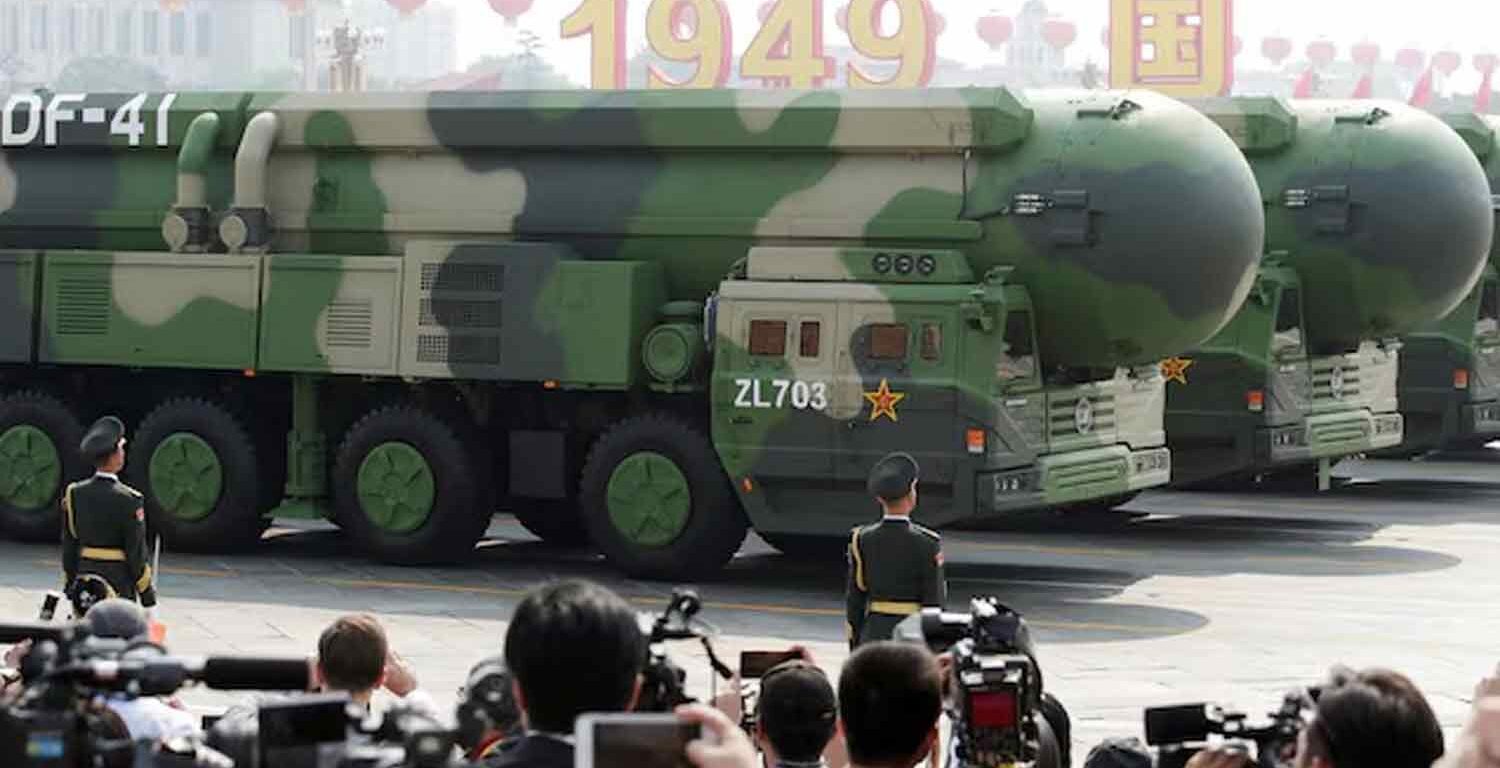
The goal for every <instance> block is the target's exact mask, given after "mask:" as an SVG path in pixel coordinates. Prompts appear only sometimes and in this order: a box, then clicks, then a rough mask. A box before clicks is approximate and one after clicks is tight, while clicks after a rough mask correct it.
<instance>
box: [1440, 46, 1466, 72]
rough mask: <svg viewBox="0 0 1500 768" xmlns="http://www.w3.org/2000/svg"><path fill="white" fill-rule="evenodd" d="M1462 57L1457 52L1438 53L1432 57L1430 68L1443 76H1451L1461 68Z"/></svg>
mask: <svg viewBox="0 0 1500 768" xmlns="http://www.w3.org/2000/svg"><path fill="white" fill-rule="evenodd" d="M1463 63H1464V57H1462V56H1460V55H1458V52H1457V51H1439V52H1438V53H1436V54H1434V55H1433V57H1432V66H1433V67H1435V68H1436V69H1437V71H1439V72H1442V73H1443V74H1444V75H1451V74H1453V73H1454V72H1457V71H1458V68H1459V67H1461V66H1463Z"/></svg>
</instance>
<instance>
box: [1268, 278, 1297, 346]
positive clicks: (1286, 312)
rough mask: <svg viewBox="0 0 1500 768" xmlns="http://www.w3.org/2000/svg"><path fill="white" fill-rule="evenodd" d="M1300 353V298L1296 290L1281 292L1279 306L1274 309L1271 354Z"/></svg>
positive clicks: (1290, 289)
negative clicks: (1274, 320) (1273, 334)
mask: <svg viewBox="0 0 1500 768" xmlns="http://www.w3.org/2000/svg"><path fill="white" fill-rule="evenodd" d="M1300 351H1302V296H1301V292H1299V291H1298V290H1297V289H1296V288H1287V289H1285V290H1283V291H1282V292H1281V304H1280V305H1279V306H1277V308H1276V335H1275V338H1274V339H1273V340H1272V342H1271V352H1272V354H1276V355H1289V354H1296V353H1298V352H1300Z"/></svg>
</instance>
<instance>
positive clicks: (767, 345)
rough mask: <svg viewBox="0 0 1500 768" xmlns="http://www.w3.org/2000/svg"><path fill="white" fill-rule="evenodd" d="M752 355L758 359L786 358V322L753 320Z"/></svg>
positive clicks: (751, 333) (751, 329)
mask: <svg viewBox="0 0 1500 768" xmlns="http://www.w3.org/2000/svg"><path fill="white" fill-rule="evenodd" d="M750 354H752V355H755V356H756V357H785V356H786V321H785V320H751V321H750Z"/></svg>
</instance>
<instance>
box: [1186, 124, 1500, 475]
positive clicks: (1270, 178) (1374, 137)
mask: <svg viewBox="0 0 1500 768" xmlns="http://www.w3.org/2000/svg"><path fill="white" fill-rule="evenodd" d="M1194 105H1195V106H1196V107H1198V108H1199V109H1201V110H1203V111H1204V113H1205V114H1207V115H1208V116H1209V117H1211V118H1213V119H1214V121H1215V122H1217V123H1218V124H1219V125H1220V126H1222V127H1223V128H1224V130H1225V131H1226V132H1227V133H1228V134H1229V135H1230V136H1232V137H1233V138H1234V140H1235V142H1236V143H1237V144H1238V145H1239V146H1240V147H1241V148H1242V149H1243V150H1244V152H1245V154H1246V156H1247V157H1248V159H1249V160H1250V164H1251V166H1252V167H1253V168H1254V169H1255V175H1256V178H1257V180H1258V181H1259V183H1260V189H1261V193H1262V195H1263V196H1264V203H1265V209H1266V255H1265V259H1264V260H1263V262H1262V264H1261V269H1260V272H1259V275H1258V277H1257V279H1256V283H1255V288H1254V290H1253V291H1251V294H1250V298H1249V300H1248V301H1247V302H1246V303H1245V306H1244V307H1243V308H1242V309H1241V310H1240V311H1239V312H1238V314H1236V315H1235V318H1234V320H1233V321H1231V322H1230V323H1229V324H1228V325H1227V326H1225V327H1224V329H1223V330H1221V331H1219V333H1218V334H1217V335H1215V336H1214V337H1213V338H1212V339H1210V340H1209V341H1208V342H1206V343H1204V344H1203V345H1201V346H1200V347H1199V348H1198V349H1196V350H1194V351H1192V352H1190V353H1187V354H1184V355H1182V356H1180V357H1177V358H1174V359H1170V360H1168V361H1166V362H1165V363H1164V364H1163V368H1164V372H1165V375H1166V377H1167V378H1168V379H1169V383H1168V385H1167V386H1168V397H1167V436H1168V441H1169V444H1170V446H1171V448H1172V454H1173V481H1174V483H1176V484H1180V485H1199V484H1204V483H1213V484H1217V485H1224V484H1232V485H1238V484H1241V483H1244V482H1247V481H1253V480H1254V479H1256V478H1262V477H1266V476H1278V475H1280V476H1283V477H1289V478H1297V479H1299V480H1300V479H1306V480H1311V479H1312V478H1313V477H1315V476H1316V477H1317V479H1318V481H1319V487H1321V488H1326V487H1327V485H1328V482H1329V470H1330V468H1331V466H1332V464H1333V463H1334V462H1336V461H1337V460H1339V459H1340V458H1343V457H1347V456H1352V455H1356V454H1362V453H1367V452H1374V451H1377V450H1381V449H1385V448H1390V447H1391V446H1394V445H1397V444H1399V443H1400V442H1401V439H1402V434H1403V420H1402V415H1401V413H1400V411H1399V410H1398V404H1397V370H1398V367H1399V366H1405V365H1406V361H1405V360H1402V359H1400V358H1401V357H1402V356H1403V353H1402V352H1401V342H1400V337H1401V336H1402V335H1403V334H1405V333H1409V332H1411V331H1413V330H1415V329H1417V328H1420V327H1421V326H1423V325H1424V324H1426V323H1429V322H1432V321H1434V320H1436V319H1438V318H1441V317H1443V316H1444V315H1447V314H1448V313H1450V312H1451V311H1452V310H1453V309H1454V308H1455V307H1457V306H1458V305H1459V303H1460V302H1462V301H1463V300H1464V297H1465V296H1466V295H1467V294H1468V293H1469V292H1470V290H1471V289H1473V287H1474V285H1475V282H1476V281H1477V280H1478V279H1479V276H1480V271H1481V270H1482V269H1483V267H1484V264H1485V256H1486V254H1487V253H1488V251H1489V248H1490V242H1491V238H1492V236H1493V234H1494V227H1495V222H1494V214H1493V212H1492V211H1491V204H1490V192H1489V185H1488V183H1487V182H1486V180H1485V176H1484V173H1483V170H1482V169H1481V168H1480V166H1479V163H1478V162H1476V161H1475V159H1474V154H1473V153H1472V152H1471V151H1470V150H1469V149H1468V147H1466V146H1465V144H1464V142H1463V141H1462V140H1460V139H1459V137H1458V135H1457V134H1455V133H1454V132H1453V131H1452V130H1450V129H1449V128H1448V127H1447V126H1446V125H1444V124H1443V123H1442V121H1440V120H1438V119H1436V118H1434V117H1433V116H1431V115H1428V114H1426V113H1424V112H1421V111H1420V110H1417V109H1414V108H1411V107H1408V106H1406V105H1403V104H1396V103H1389V102H1379V101H1296V102H1286V101H1282V100H1278V99H1274V98H1269V97H1237V98H1229V99H1214V100H1205V101H1202V102H1194Z"/></svg>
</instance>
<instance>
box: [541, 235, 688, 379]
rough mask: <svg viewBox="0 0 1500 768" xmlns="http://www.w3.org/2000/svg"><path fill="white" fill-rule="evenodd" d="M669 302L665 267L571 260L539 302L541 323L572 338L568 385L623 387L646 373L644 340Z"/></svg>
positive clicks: (566, 358) (567, 351)
mask: <svg viewBox="0 0 1500 768" xmlns="http://www.w3.org/2000/svg"><path fill="white" fill-rule="evenodd" d="M664 301H666V282H665V278H664V276H663V275H662V271H661V267H660V266H659V265H657V264H650V263H646V262H636V261H624V262H606V261H567V262H562V263H561V264H559V265H558V267H557V280H556V283H555V284H554V285H553V286H551V287H550V288H549V289H548V290H546V291H544V294H543V297H542V300H540V301H539V302H538V304H537V310H538V312H539V313H540V315H541V318H542V319H541V322H540V325H542V326H543V327H546V328H551V329H553V332H554V333H555V334H556V336H557V337H559V338H561V339H564V340H566V343H565V344H564V347H563V349H564V355H563V358H562V363H563V365H562V370H561V371H559V375H558V376H556V377H555V378H556V379H557V380H558V381H559V382H560V383H561V384H562V385H563V386H564V387H598V388H608V389H623V388H626V387H631V386H634V385H635V384H637V383H638V382H639V381H640V380H641V378H642V375H643V371H642V364H641V356H640V348H641V340H642V338H643V337H644V336H645V335H646V333H647V332H648V331H649V330H650V329H651V327H652V325H653V323H654V321H655V319H656V313H657V310H658V309H659V308H660V307H661V306H662V303H663V302H664Z"/></svg>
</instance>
